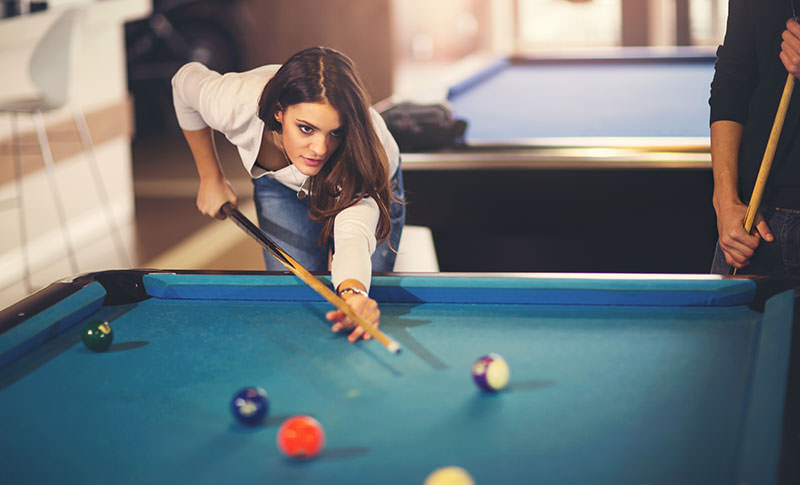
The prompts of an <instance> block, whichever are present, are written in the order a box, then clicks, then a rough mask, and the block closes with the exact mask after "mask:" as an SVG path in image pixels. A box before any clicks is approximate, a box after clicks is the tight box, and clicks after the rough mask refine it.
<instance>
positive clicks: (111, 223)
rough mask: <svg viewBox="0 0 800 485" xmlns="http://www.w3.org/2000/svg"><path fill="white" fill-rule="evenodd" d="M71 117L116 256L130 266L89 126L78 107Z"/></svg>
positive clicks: (73, 110) (124, 264) (122, 262)
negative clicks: (98, 163)
mask: <svg viewBox="0 0 800 485" xmlns="http://www.w3.org/2000/svg"><path fill="white" fill-rule="evenodd" d="M72 117H73V118H75V126H77V127H78V133H79V134H80V137H81V142H82V143H83V149H84V152H86V157H87V160H88V162H89V169H90V170H91V172H92V177H93V178H94V185H95V188H96V189H97V195H98V196H99V197H100V202H101V204H102V205H103V211H104V212H105V214H106V222H107V223H108V227H109V229H111V237H112V239H113V240H114V245H115V246H116V249H117V256H119V260H120V263H121V264H122V266H124V267H130V260H129V259H128V253H127V251H125V243H124V242H123V241H122V234H121V233H120V230H119V227H118V226H117V223H116V220H115V219H114V214H113V213H112V212H111V203H110V201H109V198H108V193H107V192H106V187H105V184H104V183H103V177H102V175H101V174H100V169H99V168H98V165H97V157H95V155H94V145H93V144H92V138H91V135H90V133H89V126H88V125H87V124H86V118H84V116H83V113H82V112H81V111H80V110H79V109H78V108H73V109H72Z"/></svg>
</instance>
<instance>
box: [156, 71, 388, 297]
mask: <svg viewBox="0 0 800 485" xmlns="http://www.w3.org/2000/svg"><path fill="white" fill-rule="evenodd" d="M279 68H280V65H276V64H272V65H267V66H262V67H258V68H256V69H252V70H250V71H246V72H240V73H227V74H219V73H218V72H215V71H212V70H210V69H208V68H207V67H205V66H204V65H203V64H200V63H199V62H190V63H188V64H186V65H184V66H183V67H181V68H180V69H179V70H178V72H177V73H176V74H175V76H173V78H172V92H173V102H174V104H175V114H176V116H177V118H178V124H179V125H180V127H181V128H182V129H184V130H191V131H193V130H201V129H204V128H206V127H210V128H212V129H214V130H216V131H219V132H220V133H222V134H223V135H225V137H226V138H227V139H228V140H229V141H230V142H231V143H233V145H234V146H236V148H237V150H238V152H239V157H240V158H241V160H242V164H243V165H244V168H245V169H246V170H247V172H248V173H249V174H250V176H251V177H253V178H258V177H263V176H267V177H272V178H274V179H275V180H277V181H278V182H280V183H282V184H283V185H285V186H287V187H289V188H291V189H293V190H295V191H300V190H303V186H304V184H305V182H306V179H307V178H308V177H307V176H306V175H303V174H302V173H300V171H298V170H297V168H296V167H295V166H294V165H293V164H290V165H289V166H287V167H284V168H282V169H280V170H276V171H267V170H264V169H263V168H261V167H260V166H258V165H256V157H257V156H258V152H259V150H260V149H261V142H262V139H263V134H264V129H265V124H264V121H262V120H261V118H259V117H258V101H259V99H260V98H261V93H262V92H263V90H264V86H266V84H267V82H268V81H269V80H270V79H272V76H274V75H275V73H276V72H278V69H279ZM370 115H371V116H372V122H373V126H374V127H375V132H376V133H377V135H378V137H379V138H380V140H381V143H382V144H383V147H384V149H385V150H386V155H387V157H388V160H389V177H390V178H391V177H392V176H394V173H395V172H396V171H397V167H398V165H399V159H400V150H399V149H398V147H397V143H396V142H395V141H394V138H392V135H391V133H390V132H389V129H388V128H387V127H386V124H385V123H384V121H383V118H381V116H380V114H379V113H378V112H377V111H375V110H374V109H372V108H370ZM379 215H380V212H379V210H378V205H377V203H376V202H375V201H374V200H373V199H371V198H365V199H362V200H361V201H360V202H358V203H357V204H355V205H353V206H352V207H348V208H347V209H344V210H343V211H341V212H340V213H339V214H337V215H336V218H335V219H334V222H333V238H334V247H335V248H336V251H335V253H334V255H333V260H332V262H331V282H332V283H333V285H334V287H338V286H339V284H340V283H341V282H342V281H344V280H346V279H350V278H353V279H356V280H358V281H360V282H361V283H363V284H364V285H365V286H366V287H367V289H369V286H370V282H371V276H372V263H371V261H370V256H371V255H372V253H373V252H374V251H375V247H376V243H377V241H376V239H375V231H376V229H377V226H378V218H379Z"/></svg>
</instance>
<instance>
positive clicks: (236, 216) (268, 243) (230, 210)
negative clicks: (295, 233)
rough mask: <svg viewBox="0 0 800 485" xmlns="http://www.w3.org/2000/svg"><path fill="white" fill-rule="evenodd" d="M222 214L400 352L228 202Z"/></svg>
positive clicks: (359, 323)
mask: <svg viewBox="0 0 800 485" xmlns="http://www.w3.org/2000/svg"><path fill="white" fill-rule="evenodd" d="M221 211H222V213H223V214H225V215H226V216H228V217H229V218H230V219H231V220H232V221H233V222H234V223H236V225H237V226H239V227H240V228H241V229H242V230H243V231H244V232H246V233H247V234H248V235H249V236H250V237H252V238H253V239H255V240H256V241H258V243H259V244H261V246H263V247H264V248H265V249H266V250H268V251H269V252H270V254H272V256H274V257H275V259H277V260H278V261H279V262H280V263H281V264H283V265H284V266H285V267H286V268H287V269H288V270H289V271H291V272H292V273H293V274H294V275H295V276H297V277H298V278H300V279H301V280H302V281H303V282H304V283H305V284H307V285H308V286H310V287H311V289H312V290H314V291H316V292H317V293H318V294H319V295H320V296H322V297H323V298H325V299H326V300H328V302H330V303H331V304H332V305H333V306H335V307H336V308H337V309H339V310H341V311H342V312H343V313H344V314H345V315H347V316H348V317H350V319H351V320H353V321H354V322H356V324H357V325H358V326H359V327H361V328H362V329H363V330H364V331H365V332H367V333H368V334H369V335H371V336H372V337H373V338H374V339H375V340H377V341H378V342H380V343H382V344H383V345H384V346H385V347H386V349H387V350H389V351H390V352H392V353H395V354H396V353H397V352H399V351H400V345H399V344H398V343H397V342H395V341H394V340H392V339H390V338H389V337H388V336H386V334H385V333H383V332H381V331H380V330H378V329H377V328H375V327H374V326H373V325H371V324H370V323H369V322H367V321H366V320H364V318H363V317H361V315H359V314H357V313H356V312H354V311H353V309H352V308H350V305H348V304H347V302H345V301H344V300H342V298H341V297H340V296H339V295H337V294H336V293H334V292H333V291H332V290H331V289H330V288H328V286H327V285H326V284H325V283H323V282H322V281H320V279H319V278H317V277H316V276H314V275H312V274H311V273H310V272H309V271H308V270H307V269H305V268H304V267H303V265H301V264H300V263H299V262H297V261H296V260H295V259H294V258H292V257H291V256H289V254H288V253H287V252H286V251H284V250H283V249H281V247H280V246H278V244H277V243H275V241H273V240H272V239H270V237H269V236H267V235H266V234H265V233H264V231H262V230H261V229H260V228H259V227H258V226H256V225H255V224H253V223H252V222H250V219H248V218H247V217H245V216H244V214H242V213H241V212H240V211H239V209H237V208H236V207H234V206H233V204H231V203H230V202H226V203H225V204H224V205H223V206H222V209H221Z"/></svg>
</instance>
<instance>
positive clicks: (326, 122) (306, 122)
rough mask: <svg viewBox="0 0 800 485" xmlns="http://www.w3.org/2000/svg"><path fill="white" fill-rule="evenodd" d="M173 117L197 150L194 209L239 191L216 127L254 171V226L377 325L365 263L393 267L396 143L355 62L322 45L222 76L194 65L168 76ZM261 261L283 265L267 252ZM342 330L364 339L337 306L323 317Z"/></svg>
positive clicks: (401, 216) (398, 207) (211, 210)
mask: <svg viewBox="0 0 800 485" xmlns="http://www.w3.org/2000/svg"><path fill="white" fill-rule="evenodd" d="M172 86H173V100H174V103H175V112H176V115H177V117H178V124H179V125H180V126H181V129H182V130H183V133H184V136H185V137H186V141H187V142H188V144H189V148H190V149H191V151H192V155H193V157H194V161H195V164H196V166H197V171H198V174H199V175H200V188H199V189H198V193H197V207H198V209H199V210H200V212H202V213H203V214H206V215H208V216H211V217H216V218H223V217H224V216H223V215H222V214H221V213H220V209H221V207H222V205H223V204H225V202H231V203H233V204H234V205H235V204H236V202H237V197H236V194H235V193H234V192H233V189H232V187H231V185H230V183H229V182H228V180H227V179H226V178H225V175H224V174H223V172H222V168H221V166H220V163H219V157H218V155H217V152H216V147H215V145H214V137H213V131H212V130H217V131H219V132H221V133H223V134H224V135H225V137H226V138H227V139H228V140H229V141H230V142H231V143H233V144H234V145H235V146H236V147H237V149H238V152H239V155H240V157H241V159H242V163H243V164H244V167H245V169H246V170H247V171H248V172H249V173H250V175H251V177H252V178H253V185H254V199H255V203H256V209H257V212H258V221H259V225H260V226H261V228H262V229H263V230H264V231H265V232H266V233H267V234H268V235H269V236H270V237H271V238H272V239H273V240H274V241H275V242H276V243H277V244H278V245H279V246H281V247H282V248H283V249H285V250H286V252H287V253H289V255H291V256H292V257H293V258H295V259H296V260H297V261H298V262H299V263H300V264H302V265H303V266H304V267H305V268H306V269H308V270H309V271H327V270H328V269H329V267H330V271H331V280H332V283H333V285H334V288H335V289H336V291H337V292H338V293H339V295H340V296H342V298H343V299H344V300H345V301H346V302H347V304H348V305H350V307H351V308H352V309H353V310H354V311H355V312H356V313H358V314H360V315H361V316H362V317H364V318H365V319H366V320H367V321H368V322H370V323H372V324H373V325H375V326H377V325H379V322H380V310H379V308H378V304H377V302H376V301H375V300H373V299H371V298H370V297H369V296H368V290H369V285H370V280H371V274H372V271H373V270H374V271H377V272H386V271H391V270H392V266H393V264H394V260H395V256H396V254H395V252H394V248H396V247H397V245H398V243H399V241H400V233H401V231H402V228H403V224H404V221H405V208H404V207H403V205H402V203H401V202H400V201H401V200H402V197H403V185H402V176H401V172H400V168H399V164H400V161H399V150H398V148H397V144H396V143H395V141H394V139H393V138H392V136H391V134H390V133H389V131H388V129H387V128H386V125H385V124H384V122H383V120H382V118H381V117H380V115H379V114H378V113H377V112H376V111H375V110H373V109H371V108H370V107H369V101H368V96H367V94H366V91H365V89H364V87H363V83H362V82H361V80H360V79H359V77H358V74H357V73H356V71H355V67H354V65H353V63H352V61H351V60H350V59H349V58H348V57H347V56H345V55H344V54H342V53H340V52H337V51H335V50H333V49H329V48H325V47H314V48H310V49H306V50H303V51H301V52H298V53H297V54H295V55H293V56H292V57H291V58H290V59H289V60H288V61H286V63H284V64H283V65H280V66H278V65H268V66H263V67H260V68H256V69H253V70H251V71H247V72H243V73H227V74H224V75H221V74H219V73H216V72H214V71H211V70H209V69H208V68H206V67H205V66H203V65H202V64H200V63H197V62H193V63H189V64H186V65H185V66H183V67H182V68H181V69H180V70H178V72H177V73H176V74H175V76H174V77H173V79H172ZM264 257H265V262H266V266H267V269H268V270H284V269H285V268H284V267H283V266H282V265H281V264H280V263H279V262H278V261H276V260H275V259H274V258H273V257H272V256H271V255H269V254H266V253H265V256H264ZM326 317H327V318H328V320H330V321H332V322H334V325H333V326H332V327H331V328H332V330H333V331H334V332H338V331H340V330H349V329H352V332H351V333H350V335H349V337H348V340H350V341H351V342H355V341H357V340H358V339H359V338H362V337H363V338H364V339H365V340H367V339H369V338H370V337H369V335H368V334H366V333H364V331H363V330H362V329H361V328H360V327H358V326H356V325H355V322H353V321H351V320H350V319H349V318H348V317H346V316H345V315H344V314H343V313H342V312H341V311H338V310H337V311H331V312H328V314H327V315H326Z"/></svg>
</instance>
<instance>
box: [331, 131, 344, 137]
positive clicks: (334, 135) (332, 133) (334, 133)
mask: <svg viewBox="0 0 800 485" xmlns="http://www.w3.org/2000/svg"><path fill="white" fill-rule="evenodd" d="M331 136H332V137H334V138H341V136H342V130H333V131H332V132H331Z"/></svg>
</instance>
